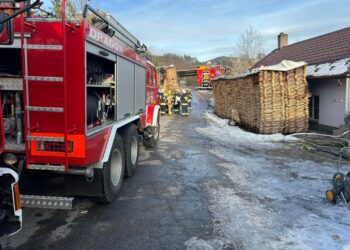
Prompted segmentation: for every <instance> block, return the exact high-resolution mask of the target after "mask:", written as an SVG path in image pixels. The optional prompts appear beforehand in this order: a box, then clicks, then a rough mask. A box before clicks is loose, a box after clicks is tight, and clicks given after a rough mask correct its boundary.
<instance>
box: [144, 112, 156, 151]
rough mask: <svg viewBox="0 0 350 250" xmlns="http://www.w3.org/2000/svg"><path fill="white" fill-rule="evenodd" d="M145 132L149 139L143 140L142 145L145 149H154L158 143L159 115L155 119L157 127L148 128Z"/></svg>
mask: <svg viewBox="0 0 350 250" xmlns="http://www.w3.org/2000/svg"><path fill="white" fill-rule="evenodd" d="M147 130H149V132H148V134H149V137H144V138H143V144H144V145H145V146H146V147H150V148H154V147H155V146H156V145H157V143H158V140H159V134H160V114H159V113H158V117H157V125H156V126H152V127H149V128H147Z"/></svg>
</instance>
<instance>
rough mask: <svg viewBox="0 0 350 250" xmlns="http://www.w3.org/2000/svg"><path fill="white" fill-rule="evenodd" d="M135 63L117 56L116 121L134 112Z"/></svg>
mask: <svg viewBox="0 0 350 250" xmlns="http://www.w3.org/2000/svg"><path fill="white" fill-rule="evenodd" d="M134 106H135V64H134V63H133V62H131V61H129V60H127V59H124V58H122V57H120V56H118V59H117V108H116V111H117V114H116V117H117V121H120V120H122V119H124V118H127V117H129V116H131V115H134V114H135V112H134V110H135V107H134Z"/></svg>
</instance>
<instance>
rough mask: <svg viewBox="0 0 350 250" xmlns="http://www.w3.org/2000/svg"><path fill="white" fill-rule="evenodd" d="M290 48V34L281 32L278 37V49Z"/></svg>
mask: <svg viewBox="0 0 350 250" xmlns="http://www.w3.org/2000/svg"><path fill="white" fill-rule="evenodd" d="M286 46H288V34H284V33H283V32H281V33H280V34H279V35H278V49H282V48H283V47H286Z"/></svg>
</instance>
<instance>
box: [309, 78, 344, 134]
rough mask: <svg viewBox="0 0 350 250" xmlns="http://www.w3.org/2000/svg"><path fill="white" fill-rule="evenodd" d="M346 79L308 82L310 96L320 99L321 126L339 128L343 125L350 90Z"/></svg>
mask: <svg viewBox="0 0 350 250" xmlns="http://www.w3.org/2000/svg"><path fill="white" fill-rule="evenodd" d="M339 82H340V83H341V84H339ZM347 85H349V84H347V79H345V78H343V79H317V80H309V88H310V91H311V93H312V95H316V96H317V95H318V96H319V97H320V118H319V121H318V123H319V124H321V125H326V126H331V127H339V126H340V125H343V124H345V122H344V114H345V112H346V107H350V106H349V102H350V100H347V99H346V98H347V97H349V96H350V94H346V93H347V92H348V93H349V91H350V89H349V88H348V87H347Z"/></svg>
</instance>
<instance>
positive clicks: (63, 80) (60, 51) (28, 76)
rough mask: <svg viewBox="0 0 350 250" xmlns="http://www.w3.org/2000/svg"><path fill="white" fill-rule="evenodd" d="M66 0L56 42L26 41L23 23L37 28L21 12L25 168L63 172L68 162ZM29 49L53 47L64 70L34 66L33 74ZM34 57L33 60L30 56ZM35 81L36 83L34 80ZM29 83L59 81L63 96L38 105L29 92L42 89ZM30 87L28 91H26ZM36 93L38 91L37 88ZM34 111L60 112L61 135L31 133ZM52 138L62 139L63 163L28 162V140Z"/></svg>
mask: <svg viewBox="0 0 350 250" xmlns="http://www.w3.org/2000/svg"><path fill="white" fill-rule="evenodd" d="M65 13H66V0H62V43H61V44H57V45H51V44H50V45H49V44H35V43H28V42H27V40H28V39H27V38H25V36H24V26H26V25H27V26H30V27H32V28H33V29H34V30H35V29H36V27H35V25H32V24H28V23H26V22H25V17H23V15H22V27H21V44H22V50H23V51H24V53H23V55H24V57H23V62H22V65H23V80H24V94H25V97H24V100H25V101H24V102H25V103H24V106H25V112H24V113H25V115H24V116H25V120H26V121H27V126H26V127H27V133H26V134H27V137H26V143H27V145H26V156H27V157H26V159H27V160H26V167H27V168H28V169H33V170H50V171H58V172H65V171H68V167H69V162H68V152H67V148H68V140H67V137H68V135H69V134H70V133H72V132H74V129H69V128H68V126H67V123H68V122H67V120H68V118H67V108H68V107H67V106H68V105H67V88H68V86H67V54H66V49H65V47H66V40H67V39H66V32H67V28H72V29H73V27H71V26H70V25H69V24H68V23H67V22H66V14H65ZM31 50H36V51H52V52H54V53H57V58H60V57H61V58H63V74H62V76H47V75H44V74H40V73H38V70H37V69H36V70H35V72H36V74H33V73H32V71H33V69H32V67H30V66H29V63H30V62H31V61H34V60H38V59H35V58H32V57H33V54H32V53H28V52H29V51H31ZM31 59H34V60H31ZM42 71H43V70H42ZM34 82H35V83H34ZM32 84H41V85H42V86H44V85H45V86H47V84H50V85H54V84H59V85H61V86H60V88H61V89H62V90H63V100H62V105H60V106H59V107H47V106H45V105H41V104H40V101H39V100H35V103H36V105H35V106H34V105H31V100H30V97H29V96H30V95H33V94H34V92H36V91H41V88H30V86H31V85H32ZM29 90H30V92H31V93H30V95H29ZM37 93H39V92H37ZM41 93H42V92H41ZM33 112H38V113H41V114H42V115H45V114H47V113H54V114H57V115H58V114H63V133H59V134H63V136H62V137H61V138H57V137H49V136H47V137H46V136H45V137H40V136H32V135H31V134H32V132H33V131H35V130H37V129H38V127H37V126H34V127H31V123H30V117H31V114H32V113H33ZM32 141H36V142H44V141H45V142H52V143H61V145H62V144H63V148H64V164H62V165H44V164H43V165H40V164H31V163H30V148H31V142H32Z"/></svg>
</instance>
